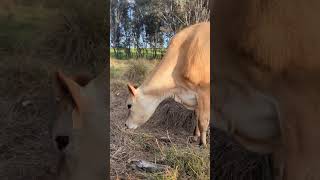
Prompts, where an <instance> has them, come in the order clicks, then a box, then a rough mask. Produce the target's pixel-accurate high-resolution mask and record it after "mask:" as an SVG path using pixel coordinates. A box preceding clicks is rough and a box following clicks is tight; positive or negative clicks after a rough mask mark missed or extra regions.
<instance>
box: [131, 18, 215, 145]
mask: <svg viewBox="0 0 320 180" xmlns="http://www.w3.org/2000/svg"><path fill="white" fill-rule="evenodd" d="M128 88H129V91H130V93H131V96H130V97H129V98H128V101H127V106H128V109H129V110H130V114H129V117H128V119H127V121H126V126H127V127H128V128H130V129H135V128H137V127H139V126H140V125H142V124H144V123H145V122H146V121H147V120H148V119H149V118H150V117H151V115H152V114H153V113H154V111H155V109H156V108H157V106H158V105H159V104H160V103H161V102H162V101H163V100H164V99H165V98H168V97H174V99H175V100H176V101H177V102H179V103H181V104H183V105H184V106H186V107H187V108H189V109H195V110H196V114H197V121H198V123H197V128H196V130H195V136H196V137H199V136H200V135H201V139H200V144H203V145H206V132H207V129H208V125H209V120H210V24H209V23H199V24H195V25H192V26H190V27H188V28H185V29H183V30H182V31H180V32H179V33H177V34H176V35H175V36H174V37H173V38H172V40H171V42H170V45H169V47H168V49H167V53H166V55H165V56H164V58H163V59H162V61H161V62H160V63H159V64H158V65H157V66H156V67H155V69H154V70H153V71H152V72H151V74H150V75H149V76H148V77H147V79H146V80H145V81H144V82H143V84H142V85H141V86H140V87H138V88H135V87H133V86H132V85H130V84H129V85H128Z"/></svg>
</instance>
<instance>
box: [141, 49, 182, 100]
mask: <svg viewBox="0 0 320 180" xmlns="http://www.w3.org/2000/svg"><path fill="white" fill-rule="evenodd" d="M174 51H177V50H176V49H175V47H173V48H171V49H168V52H167V53H166V55H165V57H164V58H163V60H162V61H161V62H160V63H159V64H158V65H157V66H156V67H155V68H154V69H153V71H152V72H151V73H150V75H149V76H148V77H147V79H146V80H145V81H144V82H143V84H142V85H141V86H140V87H141V89H142V90H143V92H144V93H145V94H150V95H151V94H152V95H160V96H162V95H163V94H166V93H167V92H168V91H170V90H172V89H174V88H175V86H176V84H175V78H174V71H175V67H176V65H177V61H178V55H177V54H178V53H177V52H174Z"/></svg>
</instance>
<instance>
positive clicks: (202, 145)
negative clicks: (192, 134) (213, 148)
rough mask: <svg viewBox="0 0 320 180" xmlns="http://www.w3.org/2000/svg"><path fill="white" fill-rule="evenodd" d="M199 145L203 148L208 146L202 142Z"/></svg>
mask: <svg viewBox="0 0 320 180" xmlns="http://www.w3.org/2000/svg"><path fill="white" fill-rule="evenodd" d="M199 147H200V148H202V149H206V148H207V147H208V146H207V144H203V143H202V142H200V143H199Z"/></svg>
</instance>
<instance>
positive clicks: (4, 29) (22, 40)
mask: <svg viewBox="0 0 320 180" xmlns="http://www.w3.org/2000/svg"><path fill="white" fill-rule="evenodd" d="M55 14H56V11H55V10H49V9H45V8H40V7H30V6H19V5H16V6H15V8H14V9H13V15H12V17H11V18H8V17H7V15H6V14H5V13H0V26H1V33H0V42H1V43H0V50H2V51H7V52H8V51H9V52H10V51H12V50H14V49H16V48H19V47H30V46H31V45H32V43H33V42H34V40H35V39H38V37H39V34H43V31H44V26H45V24H46V23H47V22H48V21H49V20H50V18H51V17H53V16H54V15H55Z"/></svg>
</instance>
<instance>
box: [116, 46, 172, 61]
mask: <svg viewBox="0 0 320 180" xmlns="http://www.w3.org/2000/svg"><path fill="white" fill-rule="evenodd" d="M165 50H166V49H165V48H159V49H157V51H156V55H154V54H153V50H152V49H151V48H144V50H143V51H144V52H143V55H142V57H139V55H138V52H137V49H136V48H131V49H130V55H129V56H127V54H126V53H125V49H123V48H118V54H116V53H115V50H114V48H110V57H111V58H116V59H119V60H129V59H137V58H142V59H149V60H150V59H161V58H162V56H163V55H164V53H165Z"/></svg>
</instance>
